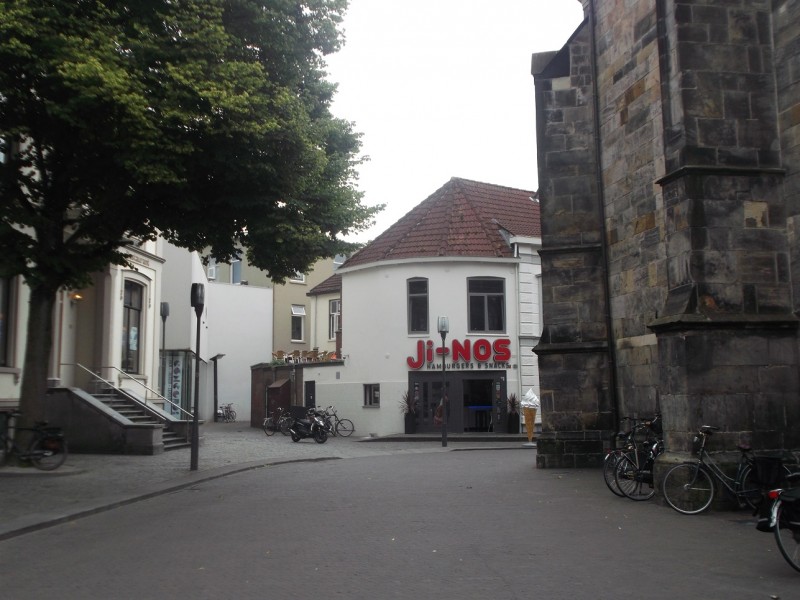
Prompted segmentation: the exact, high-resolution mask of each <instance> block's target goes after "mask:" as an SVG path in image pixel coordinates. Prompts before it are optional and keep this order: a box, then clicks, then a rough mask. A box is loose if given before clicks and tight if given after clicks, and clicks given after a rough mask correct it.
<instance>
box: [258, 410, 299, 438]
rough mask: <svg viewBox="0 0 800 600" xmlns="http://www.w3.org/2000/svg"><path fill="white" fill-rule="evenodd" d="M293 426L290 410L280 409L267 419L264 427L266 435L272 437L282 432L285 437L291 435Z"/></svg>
mask: <svg viewBox="0 0 800 600" xmlns="http://www.w3.org/2000/svg"><path fill="white" fill-rule="evenodd" d="M291 424H292V416H291V415H290V414H289V411H288V410H283V409H282V408H278V409H277V410H275V411H274V412H273V413H272V416H269V417H266V418H265V419H264V423H263V424H262V427H263V428H264V433H266V434H267V435H272V434H274V433H275V432H276V431H280V432H281V433H283V435H289V426H290V425H291Z"/></svg>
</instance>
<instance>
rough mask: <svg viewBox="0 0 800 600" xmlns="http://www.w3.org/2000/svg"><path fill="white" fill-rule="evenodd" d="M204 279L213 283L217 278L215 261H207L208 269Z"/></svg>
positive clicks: (214, 259)
mask: <svg viewBox="0 0 800 600" xmlns="http://www.w3.org/2000/svg"><path fill="white" fill-rule="evenodd" d="M206 277H208V280H209V281H214V280H215V279H216V278H217V259H216V258H209V259H208V268H207V269H206Z"/></svg>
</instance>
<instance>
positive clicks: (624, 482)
mask: <svg viewBox="0 0 800 600" xmlns="http://www.w3.org/2000/svg"><path fill="white" fill-rule="evenodd" d="M639 460H641V461H644V460H645V459H644V458H643V457H640V458H639ZM645 464H646V462H645ZM614 481H615V482H616V484H617V487H618V488H619V491H621V492H622V493H623V495H624V496H625V497H626V498H630V499H631V500H637V501H641V500H649V499H650V498H652V497H653V494H655V493H656V490H655V488H654V487H653V475H652V471H646V470H645V469H642V468H639V467H638V466H637V465H636V462H635V461H634V459H633V458H632V457H631V455H629V454H623V455H622V456H620V457H619V459H618V460H617V468H616V469H615V471H614Z"/></svg>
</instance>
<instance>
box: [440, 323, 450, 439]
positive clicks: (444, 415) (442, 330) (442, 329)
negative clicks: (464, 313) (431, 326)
mask: <svg viewBox="0 0 800 600" xmlns="http://www.w3.org/2000/svg"><path fill="white" fill-rule="evenodd" d="M437 329H438V330H439V333H440V334H441V336H442V447H445V446H447V401H446V400H447V371H445V364H444V361H445V357H446V356H447V347H446V346H445V344H444V341H445V338H446V337H447V332H448V331H450V321H449V319H448V318H447V317H439V324H438V327H437Z"/></svg>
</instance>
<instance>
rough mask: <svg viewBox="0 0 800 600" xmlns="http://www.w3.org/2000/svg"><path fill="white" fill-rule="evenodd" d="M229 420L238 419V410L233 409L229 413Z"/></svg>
mask: <svg viewBox="0 0 800 600" xmlns="http://www.w3.org/2000/svg"><path fill="white" fill-rule="evenodd" d="M228 421H229V422H231V423H233V422H234V421H236V411H235V410H233V409H231V412H229V413H228Z"/></svg>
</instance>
